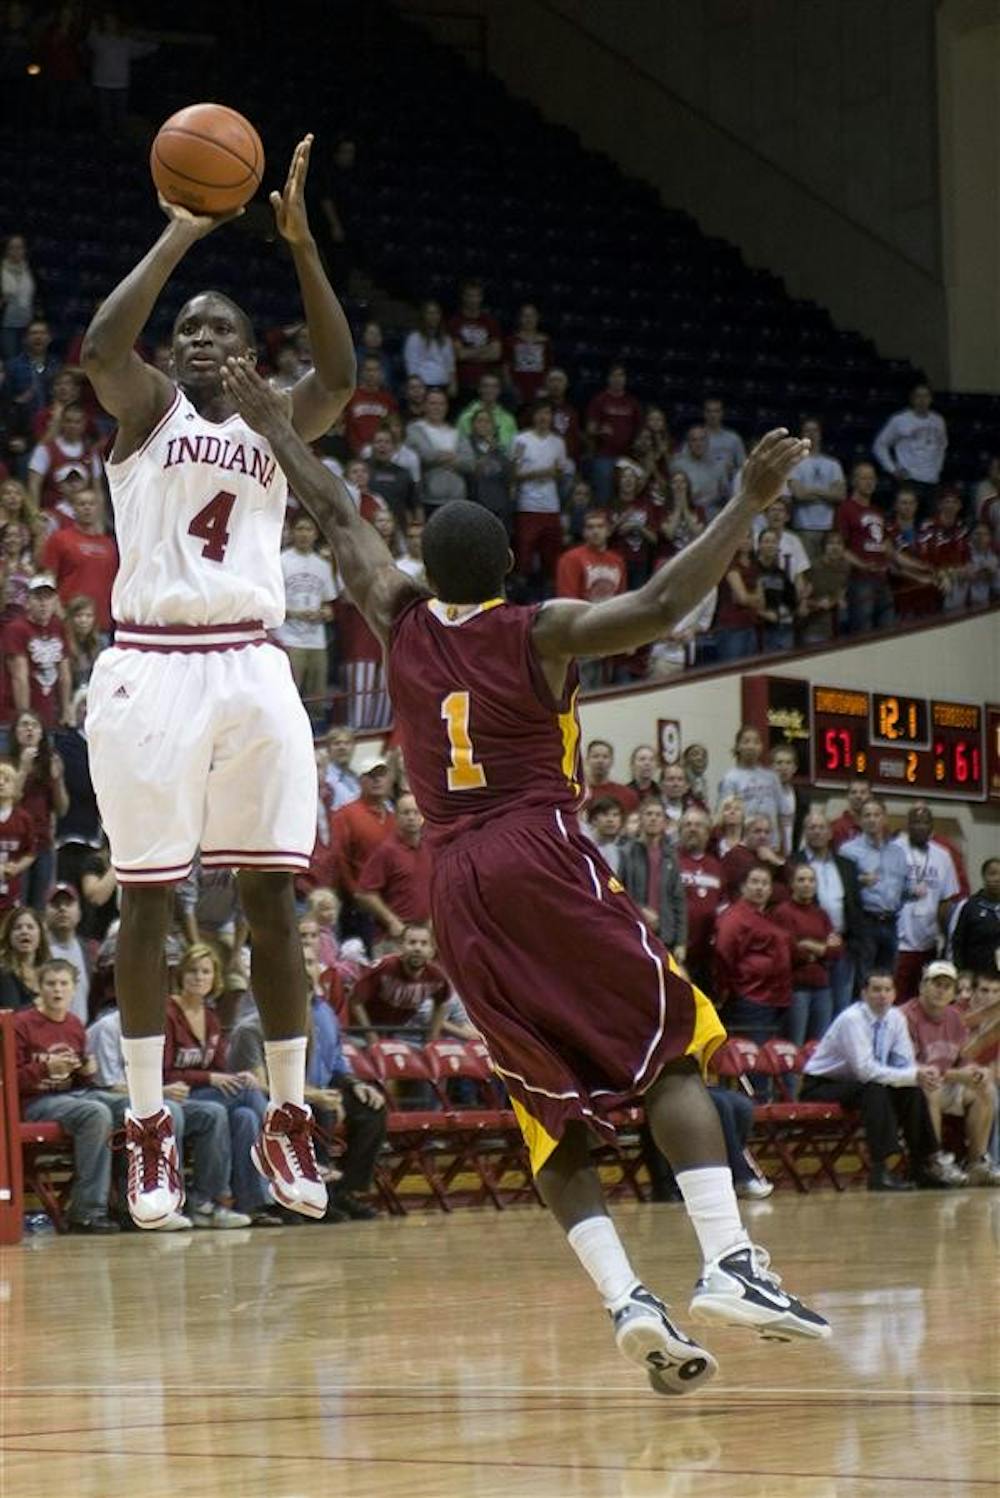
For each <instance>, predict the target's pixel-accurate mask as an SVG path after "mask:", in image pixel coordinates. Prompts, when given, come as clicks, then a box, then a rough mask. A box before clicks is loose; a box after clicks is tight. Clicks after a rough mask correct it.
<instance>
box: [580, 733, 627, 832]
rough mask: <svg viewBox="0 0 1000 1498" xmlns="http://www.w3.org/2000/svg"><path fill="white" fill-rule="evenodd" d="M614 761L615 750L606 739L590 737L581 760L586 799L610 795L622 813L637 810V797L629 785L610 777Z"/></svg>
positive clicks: (591, 799) (593, 799)
mask: <svg viewBox="0 0 1000 1498" xmlns="http://www.w3.org/2000/svg"><path fill="white" fill-rule="evenodd" d="M614 762H615V751H614V749H613V748H612V747H611V745H610V744H609V743H608V741H607V739H591V741H590V743H589V744H588V745H587V752H586V754H585V755H584V760H583V778H584V780H585V781H586V784H587V800H588V801H595V800H596V799H597V798H598V797H599V796H610V797H611V798H612V800H614V801H617V802H618V804H619V806H620V807H621V809H622V815H623V816H625V817H627V816H628V814H629V812H630V811H638V810H639V797H638V795H637V794H636V792H635V791H634V790H632V788H631V786H627V785H620V784H619V782H618V781H617V780H612V779H611V771H612V768H613V766H614Z"/></svg>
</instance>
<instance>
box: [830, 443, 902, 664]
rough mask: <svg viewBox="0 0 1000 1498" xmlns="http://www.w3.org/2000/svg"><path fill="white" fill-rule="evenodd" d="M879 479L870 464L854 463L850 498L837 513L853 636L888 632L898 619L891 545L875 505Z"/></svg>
mask: <svg viewBox="0 0 1000 1498" xmlns="http://www.w3.org/2000/svg"><path fill="white" fill-rule="evenodd" d="M877 484H878V475H877V474H876V472H875V468H874V465H873V464H871V463H855V465H854V470H853V472H852V474H851V494H850V497H849V498H848V499H845V500H844V501H843V503H842V504H841V506H840V509H839V510H838V512H837V525H838V527H839V529H840V534H841V535H842V536H843V538H844V546H845V547H846V549H847V560H848V561H849V562H850V564H851V575H850V578H849V580H848V584H847V629H848V633H850V634H852V635H853V634H862V633H867V632H868V631H869V630H873V629H882V628H887V627H888V626H889V625H891V624H893V623H894V622H895V619H896V614H895V610H894V608H893V602H892V591H891V589H890V587H889V567H890V564H891V563H892V560H893V555H894V554H893V550H892V543H891V542H890V541H889V539H888V537H887V535H886V528H885V516H884V515H883V514H882V511H881V510H877V509H876V508H875V506H874V504H873V503H872V499H873V496H874V494H875V489H876V486H877Z"/></svg>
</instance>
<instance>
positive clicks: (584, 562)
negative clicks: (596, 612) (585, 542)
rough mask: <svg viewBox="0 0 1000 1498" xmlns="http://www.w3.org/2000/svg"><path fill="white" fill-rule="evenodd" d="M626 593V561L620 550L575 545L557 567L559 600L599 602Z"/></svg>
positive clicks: (565, 552)
mask: <svg viewBox="0 0 1000 1498" xmlns="http://www.w3.org/2000/svg"><path fill="white" fill-rule="evenodd" d="M624 592H625V562H624V560H623V559H622V557H621V556H620V555H619V553H618V552H617V551H611V550H604V551H596V550H595V549H594V547H592V546H572V547H570V549H569V551H564V552H563V554H562V556H561V557H560V558H559V563H558V566H557V568H556V593H557V594H558V596H559V597H560V598H582V599H584V600H585V602H587V603H600V602H601V601H602V599H605V598H615V597H617V595H618V594H619V593H624Z"/></svg>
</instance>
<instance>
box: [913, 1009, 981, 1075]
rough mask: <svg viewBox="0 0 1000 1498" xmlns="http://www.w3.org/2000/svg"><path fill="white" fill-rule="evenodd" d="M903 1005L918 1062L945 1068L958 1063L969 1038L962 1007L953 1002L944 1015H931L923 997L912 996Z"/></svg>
mask: <svg viewBox="0 0 1000 1498" xmlns="http://www.w3.org/2000/svg"><path fill="white" fill-rule="evenodd" d="M902 1008H903V1016H904V1018H905V1019H906V1023H907V1026H908V1028H909V1031H910V1039H911V1040H912V1041H913V1051H914V1054H915V1055H916V1058H917V1065H918V1066H934V1067H937V1069H938V1071H941V1072H945V1071H951V1069H952V1067H955V1066H957V1065H958V1064H959V1056H960V1055H961V1051H962V1047H963V1046H964V1044H965V1042H966V1041H967V1040H968V1038H969V1032H968V1030H967V1029H966V1027H965V1024H964V1023H963V1021H962V1015H961V1011H960V1010H959V1009H957V1008H956V1007H955V1005H954V1004H949V1005H948V1008H947V1009H946V1010H945V1011H944V1013H943V1014H942V1016H941V1018H940V1019H931V1017H930V1015H929V1014H928V1013H927V1011H926V1009H925V1008H924V1007H923V1005H922V1004H921V1002H920V1000H919V999H910V1001H909V1003H907V1004H904V1005H903V1006H902Z"/></svg>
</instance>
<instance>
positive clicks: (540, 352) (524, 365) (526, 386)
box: [503, 302, 562, 436]
mask: <svg viewBox="0 0 1000 1498" xmlns="http://www.w3.org/2000/svg"><path fill="white" fill-rule="evenodd" d="M538 322H539V318H538V308H537V307H536V306H534V305H533V303H531V302H525V303H524V305H523V306H522V307H519V308H518V311H517V325H516V327H515V328H514V331H513V333H511V334H510V336H509V337H508V338H506V339H504V371H503V372H504V379H505V381H506V383H507V385H508V386H510V388H511V389H512V390H515V391H516V392H517V398H518V402H519V404H520V405H522V406H530V405H531V402H532V401H533V400H536V399H537V397H538V396H539V395H541V394H542V392H543V391H544V389H545V374H546V371H547V369H548V367H549V364H550V363H551V361H552V340H551V339H550V338H549V335H548V333H543V332H542V330H541V328H540V327H539V326H538ZM560 436H562V433H560Z"/></svg>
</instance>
